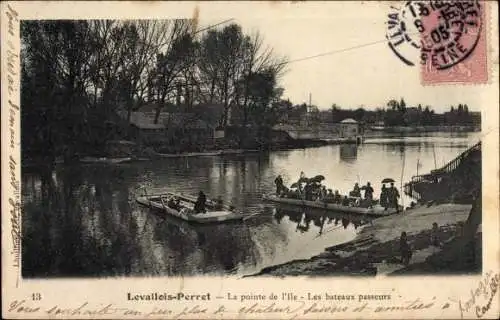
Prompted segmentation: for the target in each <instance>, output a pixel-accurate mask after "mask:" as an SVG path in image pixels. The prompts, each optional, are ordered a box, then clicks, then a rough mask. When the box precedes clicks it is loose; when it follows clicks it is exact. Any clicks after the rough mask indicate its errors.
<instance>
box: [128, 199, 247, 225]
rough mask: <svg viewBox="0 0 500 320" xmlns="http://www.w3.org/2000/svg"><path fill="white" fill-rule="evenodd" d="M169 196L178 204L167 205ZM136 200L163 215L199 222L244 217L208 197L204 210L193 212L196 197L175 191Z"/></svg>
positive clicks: (218, 221) (204, 222)
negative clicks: (218, 205)
mask: <svg viewBox="0 0 500 320" xmlns="http://www.w3.org/2000/svg"><path fill="white" fill-rule="evenodd" d="M170 198H174V199H178V204H177V205H176V206H169V205H168V203H167V202H168V199H170ZM136 201H137V202H138V203H139V204H141V205H143V206H146V207H149V208H151V209H155V210H158V211H160V212H162V213H164V214H165V215H169V216H173V217H177V218H179V219H182V220H185V221H188V222H195V223H201V224H206V223H223V222H228V221H237V220H243V218H244V217H245V216H244V215H243V214H241V213H239V212H236V210H235V209H234V208H232V207H228V206H222V207H217V204H216V202H215V201H213V200H208V199H207V202H206V206H205V208H206V212H203V213H196V212H194V204H195V202H196V198H195V197H192V196H189V195H182V194H175V193H163V194H156V195H144V196H141V197H138V198H137V199H136Z"/></svg>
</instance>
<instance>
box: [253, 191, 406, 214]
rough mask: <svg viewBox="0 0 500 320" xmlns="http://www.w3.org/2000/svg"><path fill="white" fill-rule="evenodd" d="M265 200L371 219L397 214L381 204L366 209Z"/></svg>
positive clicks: (308, 202)
mask: <svg viewBox="0 0 500 320" xmlns="http://www.w3.org/2000/svg"><path fill="white" fill-rule="evenodd" d="M263 199H264V200H266V201H270V202H274V203H278V204H282V205H286V206H293V207H297V208H299V207H300V208H303V209H307V208H309V209H321V210H328V211H332V212H344V213H351V214H357V215H365V216H371V217H383V216H388V215H391V214H394V213H396V209H395V208H387V210H385V208H384V207H382V206H380V205H379V204H376V205H374V206H373V207H372V208H364V207H356V206H343V205H340V204H336V203H327V202H324V201H307V200H302V199H295V198H282V197H278V196H276V195H274V194H270V195H269V194H266V195H264V196H263Z"/></svg>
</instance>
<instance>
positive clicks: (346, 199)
mask: <svg viewBox="0 0 500 320" xmlns="http://www.w3.org/2000/svg"><path fill="white" fill-rule="evenodd" d="M342 205H343V206H346V207H347V206H349V198H347V196H345V197H344V199H342Z"/></svg>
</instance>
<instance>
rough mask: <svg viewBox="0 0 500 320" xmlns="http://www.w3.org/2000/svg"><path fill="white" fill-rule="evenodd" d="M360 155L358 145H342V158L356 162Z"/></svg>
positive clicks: (342, 159)
mask: <svg viewBox="0 0 500 320" xmlns="http://www.w3.org/2000/svg"><path fill="white" fill-rule="evenodd" d="M357 156H358V145H356V144H343V145H340V160H341V161H346V162H354V161H355V160H356V158H357Z"/></svg>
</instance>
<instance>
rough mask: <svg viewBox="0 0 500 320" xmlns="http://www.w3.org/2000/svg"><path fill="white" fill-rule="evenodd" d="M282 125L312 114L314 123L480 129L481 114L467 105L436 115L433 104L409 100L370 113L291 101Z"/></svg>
mask: <svg viewBox="0 0 500 320" xmlns="http://www.w3.org/2000/svg"><path fill="white" fill-rule="evenodd" d="M281 104H282V105H283V106H285V107H284V108H283V116H282V118H281V119H280V120H281V121H282V122H288V123H299V122H300V121H301V119H304V118H305V115H306V114H307V115H308V120H309V121H310V122H311V123H338V122H341V121H342V120H344V119H347V118H352V119H354V120H356V121H358V122H361V123H364V124H370V125H375V124H383V125H384V126H389V127H390V126H426V125H428V126H431V125H462V126H478V125H479V124H480V115H479V114H477V113H472V112H469V107H468V106H467V104H459V105H458V106H457V107H455V106H451V107H450V111H448V112H444V113H442V114H440V113H436V112H435V111H434V110H433V108H432V107H431V106H429V105H426V106H425V107H424V106H422V105H421V104H418V105H416V106H413V107H412V106H408V105H407V104H406V101H405V100H404V99H403V98H401V99H400V100H396V99H390V100H389V101H388V102H387V104H386V106H385V107H377V108H375V110H368V109H366V108H364V107H358V108H354V109H347V108H342V107H341V106H339V105H337V104H335V103H334V104H332V106H331V107H330V109H329V110H320V109H319V108H318V107H317V106H315V105H311V106H310V105H307V104H305V103H303V104H295V105H294V104H292V103H291V102H290V101H282V102H281Z"/></svg>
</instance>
